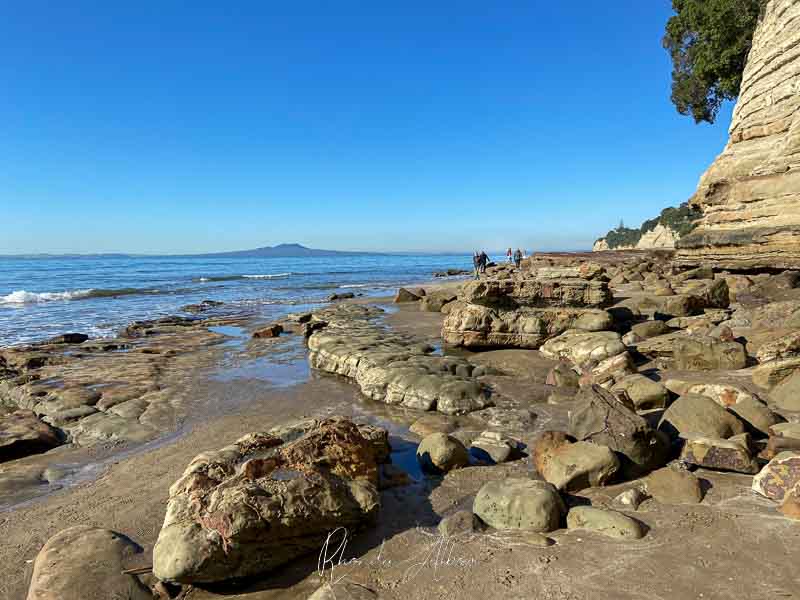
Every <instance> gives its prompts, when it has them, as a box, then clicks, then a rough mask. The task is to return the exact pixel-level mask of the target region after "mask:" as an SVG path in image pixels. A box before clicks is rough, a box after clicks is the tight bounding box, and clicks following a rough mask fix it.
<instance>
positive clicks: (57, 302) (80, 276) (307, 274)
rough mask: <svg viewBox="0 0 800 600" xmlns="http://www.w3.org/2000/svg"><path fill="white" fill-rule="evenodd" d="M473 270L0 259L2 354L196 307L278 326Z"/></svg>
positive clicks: (443, 260)
mask: <svg viewBox="0 0 800 600" xmlns="http://www.w3.org/2000/svg"><path fill="white" fill-rule="evenodd" d="M471 268H472V258H471V257H470V256H469V255H453V256H445V255H366V254H365V255H342V256H335V257H315V258H259V259H254V258H201V257H170V256H152V257H79V258H72V257H71V258H50V257H48V258H0V346H8V345H15V344H22V343H28V342H33V341H38V340H43V339H47V338H49V337H52V336H55V335H58V334H61V333H66V332H80V333H86V334H88V335H89V336H90V337H94V338H97V337H106V336H111V335H114V334H115V333H116V332H117V331H118V330H119V328H120V327H122V326H124V325H126V324H127V323H129V322H131V321H134V320H138V319H150V318H156V317H160V316H165V315H173V314H182V313H181V307H183V306H185V305H187V304H193V303H198V302H200V301H202V300H217V301H221V302H224V303H225V304H224V305H223V306H222V307H220V308H218V309H214V312H209V313H204V314H244V313H248V314H253V315H256V316H263V317H264V318H266V319H271V318H279V317H281V316H283V315H285V314H286V313H289V312H293V311H296V310H300V309H301V308H306V307H313V306H317V305H320V304H322V303H324V302H325V301H326V298H327V297H328V296H330V295H331V294H334V293H345V292H354V293H358V294H363V295H365V296H373V297H374V296H385V295H388V294H391V293H393V291H394V290H395V289H396V288H397V287H398V286H401V285H408V284H412V283H420V282H424V281H428V280H430V279H432V274H433V272H434V271H443V270H446V269H471Z"/></svg>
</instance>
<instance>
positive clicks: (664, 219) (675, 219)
mask: <svg viewBox="0 0 800 600" xmlns="http://www.w3.org/2000/svg"><path fill="white" fill-rule="evenodd" d="M699 218H700V213H699V212H698V211H697V210H696V209H694V208H692V207H690V206H689V205H688V204H687V203H684V204H681V205H680V206H678V207H672V206H670V207H668V208H665V209H664V210H662V211H661V214H660V215H658V216H657V217H656V218H654V219H650V220H648V221H645V222H644V223H642V225H641V227H639V228H638V229H631V228H628V227H622V226H620V227H617V228H616V229H612V230H611V231H609V232H608V233H607V234H606V235H605V237H602V238H600V239H599V240H597V241H596V242H595V243H594V246H593V247H592V250H593V251H594V252H602V251H604V250H672V249H673V248H675V243H676V242H677V241H678V240H679V239H681V237H682V236H684V235H686V234H688V233H689V232H690V231H691V230H692V229H693V228H694V227H695V222H696V221H697V219H699Z"/></svg>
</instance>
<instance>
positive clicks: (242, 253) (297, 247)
mask: <svg viewBox="0 0 800 600" xmlns="http://www.w3.org/2000/svg"><path fill="white" fill-rule="evenodd" d="M379 254H380V253H378V252H355V251H344V250H320V249H317V248H308V247H306V246H303V245H301V244H278V245H277V246H263V247H261V248H253V249H252V250H233V251H230V252H206V253H201V254H158V255H155V254H126V253H119V252H115V253H90V254H74V253H71V254H52V253H42V254H0V258H134V257H140V258H146V257H150V256H175V257H180V258H305V257H320V256H356V255H359V256H365V255H379Z"/></svg>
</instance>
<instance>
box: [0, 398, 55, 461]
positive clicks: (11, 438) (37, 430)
mask: <svg viewBox="0 0 800 600" xmlns="http://www.w3.org/2000/svg"><path fill="white" fill-rule="evenodd" d="M60 443H61V439H60V436H59V434H58V432H57V431H56V430H55V429H53V428H52V427H50V425H48V424H47V423H43V422H42V421H40V420H39V418H38V417H37V416H36V413H34V412H33V411H32V410H17V411H15V412H12V413H11V414H9V415H5V416H0V463H2V462H6V461H9V460H15V459H17V458H22V457H23V456H28V455H30V454H39V453H40V452H46V451H48V450H50V449H51V448H55V447H56V446H58V445H59V444H60Z"/></svg>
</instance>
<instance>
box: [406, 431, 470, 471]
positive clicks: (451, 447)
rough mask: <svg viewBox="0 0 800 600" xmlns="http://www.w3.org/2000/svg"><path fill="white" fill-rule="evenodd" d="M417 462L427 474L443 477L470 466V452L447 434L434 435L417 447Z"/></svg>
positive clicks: (426, 438)
mask: <svg viewBox="0 0 800 600" xmlns="http://www.w3.org/2000/svg"><path fill="white" fill-rule="evenodd" d="M417 461H418V462H419V464H420V467H422V470H423V471H425V472H426V473H431V474H433V475H442V474H444V473H447V472H448V471H452V470H453V469H458V468H460V467H466V466H467V465H468V464H469V452H467V449H466V448H465V447H464V444H462V443H461V442H460V441H459V440H457V439H456V438H454V437H451V436H449V435H447V434H446V433H432V434H430V435H428V436H426V437H425V438H424V439H423V440H422V442H420V444H419V446H418V447H417Z"/></svg>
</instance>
